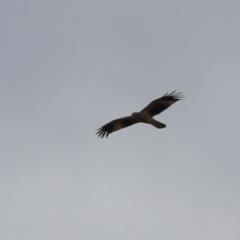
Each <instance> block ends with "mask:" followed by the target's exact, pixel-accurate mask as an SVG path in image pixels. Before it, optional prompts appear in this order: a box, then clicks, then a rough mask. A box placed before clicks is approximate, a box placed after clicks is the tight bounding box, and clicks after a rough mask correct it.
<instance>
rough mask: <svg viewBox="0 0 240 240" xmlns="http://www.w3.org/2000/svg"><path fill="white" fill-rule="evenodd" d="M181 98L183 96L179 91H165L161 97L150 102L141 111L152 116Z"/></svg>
mask: <svg viewBox="0 0 240 240" xmlns="http://www.w3.org/2000/svg"><path fill="white" fill-rule="evenodd" d="M183 98H184V96H183V95H182V93H181V92H179V93H176V91H173V92H171V93H166V94H165V95H163V96H162V97H161V98H158V99H156V100H154V101H152V102H150V103H149V104H148V105H147V106H146V107H145V108H144V109H143V110H142V111H141V112H146V113H148V114H149V115H150V116H152V117H153V116H155V115H157V114H159V113H161V112H163V111H164V110H166V109H167V108H169V107H170V106H171V105H172V104H173V103H175V102H177V101H179V100H181V99H183Z"/></svg>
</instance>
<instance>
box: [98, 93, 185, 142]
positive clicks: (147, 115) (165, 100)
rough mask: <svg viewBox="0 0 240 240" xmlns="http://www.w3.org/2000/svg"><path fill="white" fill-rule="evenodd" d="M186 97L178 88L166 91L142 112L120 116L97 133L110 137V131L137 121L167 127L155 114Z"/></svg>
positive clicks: (100, 135)
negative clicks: (177, 90) (155, 117)
mask: <svg viewBox="0 0 240 240" xmlns="http://www.w3.org/2000/svg"><path fill="white" fill-rule="evenodd" d="M184 97H185V96H184V95H183V94H182V93H181V92H176V90H175V91H173V92H171V93H166V94H165V95H163V96H162V97H160V98H158V99H155V100H153V101H152V102H150V103H149V104H148V105H147V106H146V107H145V108H143V109H142V110H141V111H140V112H134V113H132V115H130V116H126V117H122V118H118V119H115V120H113V121H111V122H109V123H107V124H105V125H103V126H102V127H100V128H98V129H97V130H96V131H97V132H96V134H97V135H98V137H101V138H103V137H108V135H109V134H110V133H113V132H115V131H118V130H120V129H123V128H126V127H129V126H131V125H133V124H136V123H147V124H151V125H153V126H154V127H156V128H158V129H161V128H165V127H166V124H164V123H161V122H159V121H157V120H156V119H154V118H153V116H155V115H158V114H159V113H161V112H163V111H165V110H166V109H167V108H169V107H170V106H171V105H172V104H174V103H175V102H177V101H179V100H182V99H183V98H184Z"/></svg>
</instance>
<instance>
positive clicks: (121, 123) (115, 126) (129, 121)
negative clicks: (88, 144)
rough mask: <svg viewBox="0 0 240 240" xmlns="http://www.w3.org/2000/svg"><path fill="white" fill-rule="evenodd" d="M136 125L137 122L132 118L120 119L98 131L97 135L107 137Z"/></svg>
mask: <svg viewBox="0 0 240 240" xmlns="http://www.w3.org/2000/svg"><path fill="white" fill-rule="evenodd" d="M135 123H137V121H136V120H135V119H134V118H133V117H132V116H128V117H123V118H118V119H115V120H113V121H111V122H109V123H107V124H105V125H104V126H102V127H100V128H99V129H97V133H96V134H97V135H98V137H101V138H103V137H104V136H106V137H107V136H108V135H109V134H110V133H112V132H115V131H117V130H120V129H122V128H126V127H129V126H131V125H133V124H135Z"/></svg>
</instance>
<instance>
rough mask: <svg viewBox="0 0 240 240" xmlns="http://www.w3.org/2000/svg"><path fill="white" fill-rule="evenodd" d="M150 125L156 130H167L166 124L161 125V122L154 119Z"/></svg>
mask: <svg viewBox="0 0 240 240" xmlns="http://www.w3.org/2000/svg"><path fill="white" fill-rule="evenodd" d="M150 123H151V124H152V125H153V126H154V127H156V128H165V127H166V124H164V123H161V122H159V121H157V120H155V119H154V118H152V119H151V121H150Z"/></svg>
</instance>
